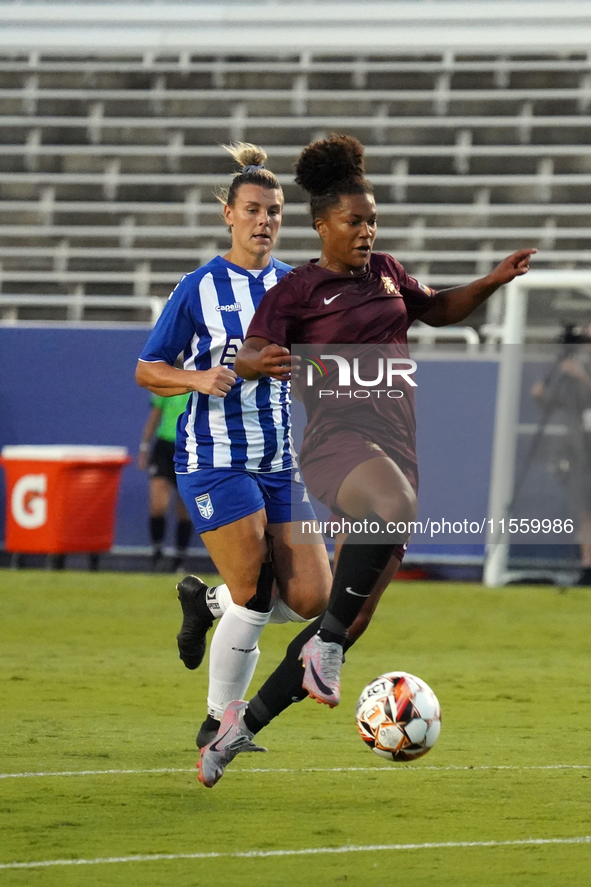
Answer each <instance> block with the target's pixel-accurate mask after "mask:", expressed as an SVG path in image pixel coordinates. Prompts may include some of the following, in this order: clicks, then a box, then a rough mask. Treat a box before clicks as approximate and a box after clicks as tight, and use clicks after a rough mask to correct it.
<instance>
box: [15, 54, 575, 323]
mask: <svg viewBox="0 0 591 887" xmlns="http://www.w3.org/2000/svg"><path fill="white" fill-rule="evenodd" d="M331 131H345V132H349V133H351V134H353V135H357V136H358V137H359V138H360V139H361V140H362V141H363V142H364V144H365V145H366V161H367V171H368V176H369V177H370V178H371V180H372V181H373V182H374V185H375V190H376V198H377V200H378V202H379V204H380V233H379V239H378V241H377V243H376V248H378V249H384V250H388V251H394V252H395V253H396V255H397V256H398V257H399V258H400V259H401V260H402V261H403V262H404V263H405V265H406V266H407V267H408V270H409V271H411V273H416V274H418V275H420V276H421V277H422V278H423V279H425V280H426V282H427V281H428V282H430V283H432V284H435V285H437V284H440V285H445V284H449V283H452V282H454V281H455V280H457V281H458V282H461V281H462V280H464V279H466V280H467V279H470V278H471V277H474V276H475V275H479V274H484V273H486V272H487V271H488V270H489V268H490V267H491V266H492V265H493V264H494V263H495V262H496V261H498V259H500V258H502V257H503V256H504V255H505V254H506V253H507V252H508V251H510V250H511V249H513V248H514V247H517V246H519V245H523V244H524V243H526V245H533V246H536V247H538V248H539V250H540V253H539V255H538V257H537V258H536V267H550V268H553V267H572V268H576V267H588V265H589V259H590V258H591V233H590V232H591V228H590V226H589V224H590V222H591V153H590V152H589V145H590V144H591V61H590V57H589V56H587V55H586V54H584V53H578V54H571V55H570V56H568V57H558V56H557V57H551V56H542V55H538V56H531V57H529V58H526V57H519V56H514V57H511V56H508V57H500V56H496V57H495V56H491V57H488V58H487V57H479V56H476V55H475V56H473V57H469V56H466V55H459V54H456V55H454V54H452V53H445V54H433V53H432V54H430V55H426V56H424V57H422V58H421V57H416V56H413V57H408V56H407V57H404V56H398V57H396V56H390V57H381V58H380V57H353V56H346V55H343V56H342V57H341V58H322V57H317V56H314V55H313V54H311V53H303V54H300V55H298V54H294V55H293V56H291V57H284V58H277V59H272V58H256V57H251V58H248V57H242V58H224V57H221V56H212V57H209V58H207V57H203V56H201V57H198V56H195V55H191V54H190V53H187V52H185V53H182V54H175V53H171V54H169V55H168V56H166V57H165V56H158V55H157V54H149V53H148V54H144V55H141V54H138V55H136V56H135V57H133V56H130V57H127V58H116V57H107V56H105V57H102V58H101V57H98V56H97V57H96V58H87V59H83V58H81V59H74V58H58V57H50V56H43V55H38V54H30V55H28V56H27V55H25V54H23V55H21V56H18V57H14V58H9V57H6V56H5V57H0V266H1V268H0V283H1V289H0V293H13V294H16V293H19V292H20V293H26V292H28V293H30V294H31V295H34V294H35V293H38V294H40V293H43V292H46V293H53V294H54V295H59V294H62V295H63V296H64V297H66V296H69V295H71V294H72V293H75V294H77V296H80V297H83V296H84V294H95V295H99V294H101V293H102V294H105V295H106V294H109V293H113V292H117V293H119V294H120V295H123V296H124V295H129V296H131V295H133V294H135V296H136V297H137V298H138V299H140V298H149V297H165V296H166V295H167V294H168V291H169V290H170V288H171V287H172V285H174V283H175V281H176V279H177V278H178V276H180V274H181V273H183V272H184V271H186V270H187V268H190V267H196V266H197V265H198V264H199V263H201V262H202V261H206V260H207V259H208V258H210V257H211V255H212V254H213V253H215V252H218V251H222V252H223V251H225V249H226V248H227V245H228V237H227V232H226V231H225V228H224V226H223V224H222V223H221V219H220V207H219V205H217V204H216V203H215V201H214V200H213V196H212V192H213V191H214V190H215V188H216V187H217V186H220V185H226V184H227V182H228V174H229V172H230V170H231V167H232V164H231V161H230V160H229V158H228V157H227V156H226V155H225V154H224V152H223V151H221V150H220V148H219V143H223V142H225V143H227V142H229V141H231V140H234V139H246V140H249V141H254V142H255V143H260V144H263V145H264V146H265V148H266V149H267V150H268V154H269V161H268V165H269V167H270V168H271V169H273V171H274V172H275V173H276V174H277V175H278V178H279V180H280V181H281V182H282V184H283V187H284V189H285V193H286V198H287V200H288V206H287V208H286V214H285V222H284V228H283V232H282V237H281V241H280V245H279V250H278V252H277V255H278V256H279V257H280V258H284V259H285V260H287V261H292V262H300V261H304V260H306V259H307V258H309V257H310V256H311V255H313V254H315V253H316V252H317V240H316V236H315V234H314V232H313V231H312V229H311V227H310V221H309V216H308V213H307V210H306V208H305V206H304V205H303V203H302V194H301V192H300V191H299V189H297V188H296V187H295V186H294V184H293V172H292V169H293V162H294V160H295V158H296V157H297V154H298V152H299V150H300V149H301V146H302V145H303V144H305V143H306V142H307V141H309V140H311V139H314V138H318V137H322V136H324V135H327V134H328V133H330V132H331ZM31 310H33V308H31ZM68 310H70V309H69V308H68ZM130 310H132V309H130Z"/></svg>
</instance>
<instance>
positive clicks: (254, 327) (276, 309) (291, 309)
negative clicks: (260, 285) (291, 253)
mask: <svg viewBox="0 0 591 887" xmlns="http://www.w3.org/2000/svg"><path fill="white" fill-rule="evenodd" d="M300 317H301V293H300V286H299V285H298V281H297V278H296V276H295V275H294V273H293V271H291V272H290V273H289V274H286V275H285V277H283V278H282V279H281V280H280V281H279V283H276V284H275V286H272V287H271V288H270V289H268V290H267V292H266V293H265V295H264V296H263V298H262V299H261V301H260V302H259V305H258V308H257V309H256V311H255V313H254V317H253V318H252V320H251V322H250V325H249V327H248V330H247V331H246V338H248V337H249V336H260V337H261V338H262V339H268V340H269V341H270V342H273V343H274V344H275V345H283V346H284V347H286V348H289V346H290V345H291V343H292V342H296V341H297V335H296V333H297V328H298V323H299V319H300Z"/></svg>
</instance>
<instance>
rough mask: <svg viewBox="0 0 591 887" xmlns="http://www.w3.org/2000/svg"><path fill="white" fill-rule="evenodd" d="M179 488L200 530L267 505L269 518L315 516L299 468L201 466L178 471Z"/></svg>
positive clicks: (287, 520) (278, 521)
mask: <svg viewBox="0 0 591 887" xmlns="http://www.w3.org/2000/svg"><path fill="white" fill-rule="evenodd" d="M176 479H177V486H178V491H179V493H180V495H181V498H182V500H183V502H184V503H185V505H186V506H187V510H188V512H189V514H190V515H191V520H192V521H193V525H194V526H195V529H196V530H197V532H198V533H206V532H207V531H208V530H217V529H218V527H224V526H226V524H231V523H233V522H234V521H237V520H240V518H242V517H246V516H247V515H249V514H254V513H255V512H256V511H260V510H261V508H264V509H265V511H266V513H267V522H268V523H270V524H284V523H290V521H301V520H316V515H315V514H314V510H313V508H312V506H311V505H310V500H309V497H308V491H307V490H306V488H305V486H304V484H303V483H302V479H301V475H300V472H299V471H298V470H297V469H294V468H285V469H284V470H283V471H273V472H265V473H262V472H261V473H259V472H256V471H244V470H242V469H238V468H200V469H199V470H198V471H193V472H192V473H190V474H177V476H176Z"/></svg>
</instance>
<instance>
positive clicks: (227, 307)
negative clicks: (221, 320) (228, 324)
mask: <svg viewBox="0 0 591 887" xmlns="http://www.w3.org/2000/svg"><path fill="white" fill-rule="evenodd" d="M215 310H216V311H242V305H241V304H240V302H233V303H232V304H231V305H216V306H215Z"/></svg>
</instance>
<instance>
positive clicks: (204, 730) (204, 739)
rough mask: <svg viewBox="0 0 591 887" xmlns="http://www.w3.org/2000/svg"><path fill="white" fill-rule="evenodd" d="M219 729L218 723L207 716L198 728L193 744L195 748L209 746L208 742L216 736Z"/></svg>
mask: <svg viewBox="0 0 591 887" xmlns="http://www.w3.org/2000/svg"><path fill="white" fill-rule="evenodd" d="M219 729H220V722H219V721H217V720H216V719H215V718H212V716H211V715H207V717H206V718H205V720H204V721H203V723H202V724H201V726H200V727H199V732H198V733H197V737H196V739H195V743H196V745H197V748H204V747H205V746H206V745H209V743H210V742H213V740H214V739H215V738H216V736H217V735H218V730H219Z"/></svg>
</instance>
